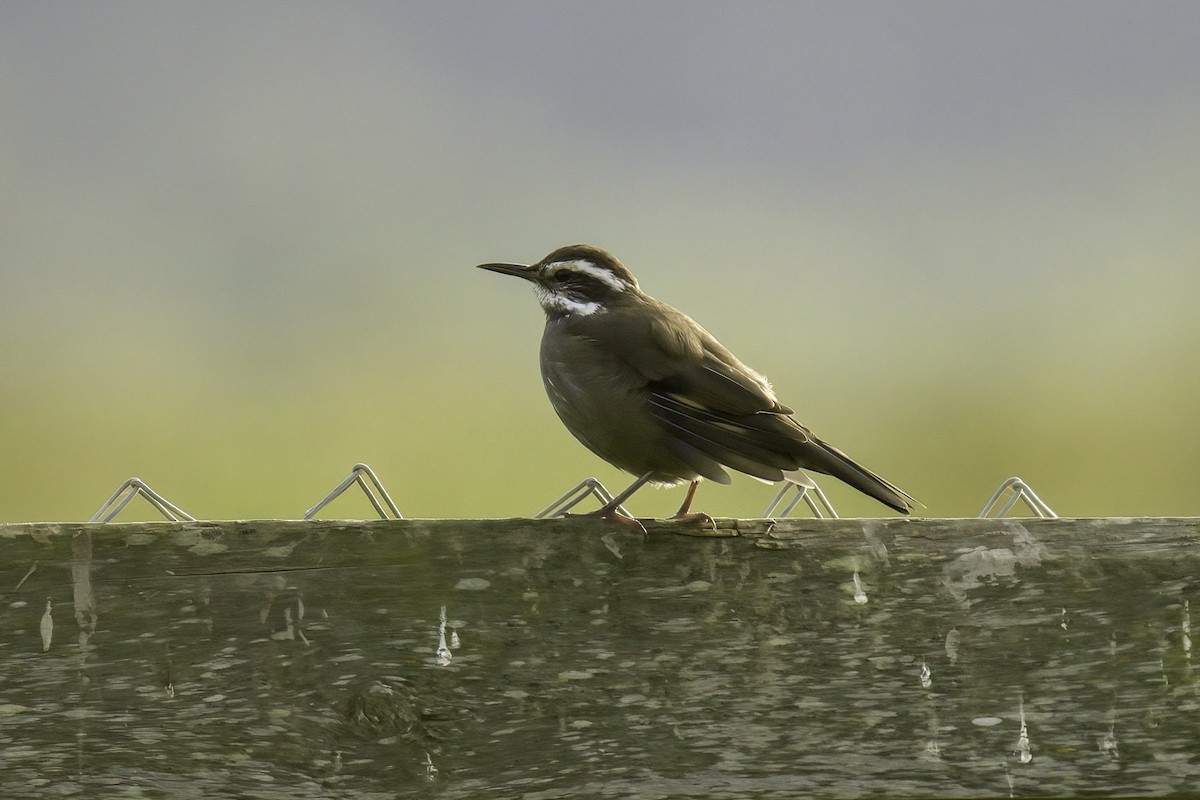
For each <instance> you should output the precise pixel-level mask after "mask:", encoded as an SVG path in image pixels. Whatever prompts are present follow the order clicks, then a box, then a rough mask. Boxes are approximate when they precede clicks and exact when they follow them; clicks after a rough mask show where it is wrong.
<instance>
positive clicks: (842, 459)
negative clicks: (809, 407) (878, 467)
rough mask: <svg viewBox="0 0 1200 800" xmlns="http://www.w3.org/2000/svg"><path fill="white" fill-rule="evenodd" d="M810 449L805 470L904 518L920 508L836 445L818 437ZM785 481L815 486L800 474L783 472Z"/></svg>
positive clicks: (814, 439)
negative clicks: (832, 479) (849, 488)
mask: <svg viewBox="0 0 1200 800" xmlns="http://www.w3.org/2000/svg"><path fill="white" fill-rule="evenodd" d="M809 445H810V447H808V448H807V452H805V454H804V455H805V458H804V466H805V468H806V469H811V470H813V471H814V472H823V473H825V474H826V475H832V476H833V477H835V478H837V479H838V480H840V481H842V482H844V483H847V484H849V485H850V486H853V487H854V488H855V489H858V490H859V491H860V492H862V493H863V494H865V495H868V496H870V497H874V498H875V499H876V500H878V501H879V502H881V503H883V504H884V505H885V506H888V507H889V508H893V509H895V510H896V511H899V512H900V513H901V514H907V513H908V512H909V511H911V510H912V509H913V508H914V507H915V506H917V505H920V503H919V501H918V500H916V499H915V498H914V497H913V496H912V495H910V494H909V493H908V492H906V491H904V490H903V489H901V488H900V487H898V486H896V485H894V484H893V483H891V482H890V481H887V480H885V479H884V478H881V477H879V476H878V475H876V474H875V473H874V472H871V470H869V469H867V468H866V467H864V466H862V465H861V464H859V463H857V462H855V461H854V460H853V459H852V458H850V456H848V455H846V454H845V453H843V452H842V451H841V450H838V449H837V448H836V447H834V446H833V445H831V444H826V443H825V442H823V441H821V440H820V439H818V438H817V437H815V436H813V437H811V439H810V440H809ZM797 473H798V474H797ZM784 477H785V478H787V479H788V480H790V481H792V482H793V483H798V484H800V485H801V486H805V485H810V484H811V483H812V481H811V479H809V478H808V476H807V475H804V473H803V472H800V471H799V470H796V471H795V472H791V471H788V472H784Z"/></svg>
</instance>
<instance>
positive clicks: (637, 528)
mask: <svg viewBox="0 0 1200 800" xmlns="http://www.w3.org/2000/svg"><path fill="white" fill-rule="evenodd" d="M563 516H564V517H579V518H584V519H587V518H591V519H606V520H608V521H610V522H615V523H617V524H618V525H620V526H622V527H624V528H627V529H628V530H629V531H630V532H631V533H637V534H640V535H642V536H645V535H646V526H645V525H643V524H642V523H640V522H638V521H637V519H636V518H634V517H627V516H625V515H624V514H622V513H621V512H620V511H617V510H616V509H613V510H612V511H605V510H604V509H600V510H599V511H589V512H588V513H586V514H563Z"/></svg>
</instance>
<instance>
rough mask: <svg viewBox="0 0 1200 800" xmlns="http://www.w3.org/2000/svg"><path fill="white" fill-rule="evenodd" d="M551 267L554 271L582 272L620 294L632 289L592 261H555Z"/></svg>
mask: <svg viewBox="0 0 1200 800" xmlns="http://www.w3.org/2000/svg"><path fill="white" fill-rule="evenodd" d="M550 267H551V269H552V270H553V271H558V270H560V269H565V270H569V271H571V272H580V273H583V274H584V275H590V276H591V277H593V278H595V279H596V280H598V281H600V282H601V283H603V284H605V285H607V286H608V287H609V288H611V289H615V290H616V291H618V292H624V291H626V290H628V289H629V288H630V287H629V284H628V283H626V282H625V281H623V280H621V279H620V278H618V277H617V276H616V275H614V274H612V273H611V272H609V271H608V270H606V269H604V268H603V267H598V266H596V265H595V264H593V263H592V262H591V261H587V260H584V259H578V260H576V261H555V262H554V263H553V264H551V265H550Z"/></svg>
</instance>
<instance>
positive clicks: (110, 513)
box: [88, 478, 196, 522]
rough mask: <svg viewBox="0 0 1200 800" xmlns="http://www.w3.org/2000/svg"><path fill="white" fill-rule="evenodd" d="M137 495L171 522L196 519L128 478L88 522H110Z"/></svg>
mask: <svg viewBox="0 0 1200 800" xmlns="http://www.w3.org/2000/svg"><path fill="white" fill-rule="evenodd" d="M139 494H140V495H141V496H142V497H144V498H146V502H148V503H149V504H150V505H152V506H154V507H155V508H156V509H158V513H160V514H162V515H163V516H164V517H166V518H167V519H168V520H170V521H171V522H184V521H187V522H195V521H196V518H195V517H193V516H192V515H191V514H189V513H187V512H186V511H183V510H182V509H180V508H179V506H177V505H175V504H174V503H172V502H171V501H169V500H167V498H165V497H163V496H162V495H161V494H159V493H158V492H156V491H154V490H153V489H151V488H150V487H149V486H147V485H146V483H145V482H144V481H143V480H142V479H141V478H129V479H128V480H126V481H125V482H124V483H122V484H121V485H120V487H118V489H117V490H116V491H115V492H113V493H112V497H110V498H108V499H107V500H105V501H104V505H102V506H100V508H99V510H97V511H96V513H95V514H92V518H91V519H89V520H88V522H108V521H110V520H111V519H112V518H113V517H115V516H116V515H117V514H120V513H121V510H122V509H123V508H125V506H127V505H129V501H130V500H132V499H133V498H135V497H137V496H138V495H139Z"/></svg>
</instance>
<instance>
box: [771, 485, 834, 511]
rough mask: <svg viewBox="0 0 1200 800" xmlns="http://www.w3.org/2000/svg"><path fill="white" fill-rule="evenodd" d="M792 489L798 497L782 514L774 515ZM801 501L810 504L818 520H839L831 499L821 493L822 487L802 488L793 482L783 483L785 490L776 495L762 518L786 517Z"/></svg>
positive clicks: (794, 498) (793, 499)
mask: <svg viewBox="0 0 1200 800" xmlns="http://www.w3.org/2000/svg"><path fill="white" fill-rule="evenodd" d="M792 489H795V490H796V496H795V497H793V498H792V501H791V502H790V503H788V504H787V506H786V507H785V508H784V509H783V511H782V512H781V513H780V514H778V515H776V514H773V513H772V512H774V511H775V509H776V508H778V507H779V504H780V503H781V502H783V498H784V496H785V495H787V493H788V492H789V491H791V490H792ZM801 500H803V501H804V502H806V503H808V507H809V508H810V509H812V513H813V516H814V517H816V518H817V519H826V518H829V519H837V518H838V515H837V511H834V509H833V504H832V503H830V502H829V498H828V497H826V496H825V493H824V492H823V491H821V487H820V486H817V484H816V483H813V485H812V486H801V485H800V484H798V483H792V482H791V481H784V482H783V488H782V489H780V490H779V493H778V494H776V495H775V499H774V500H772V501H771V504H770V505H769V506H767V510H766V511H764V512H763V513H762V516H763V517H772V516H780V517H786V516H787V515H788V514H790V513H792V509H793V508H795V507H796V505H797V504H798V503H799V502H800V501H801Z"/></svg>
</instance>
